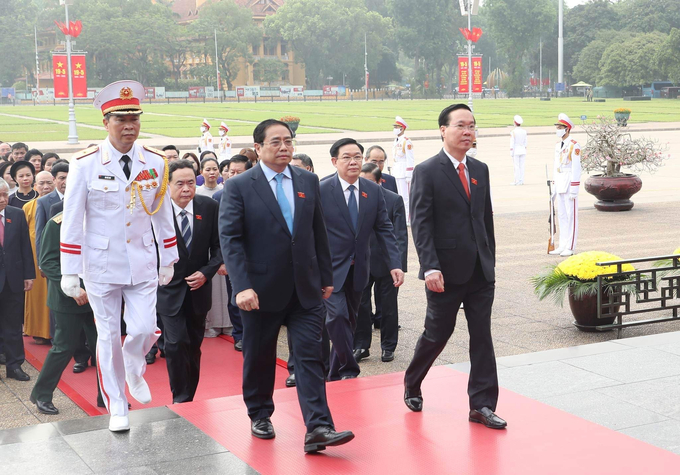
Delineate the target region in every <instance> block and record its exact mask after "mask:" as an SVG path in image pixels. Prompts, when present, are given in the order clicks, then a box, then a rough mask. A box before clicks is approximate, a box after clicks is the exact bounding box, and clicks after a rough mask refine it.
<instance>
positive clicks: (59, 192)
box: [57, 190, 64, 201]
mask: <svg viewBox="0 0 680 475" xmlns="http://www.w3.org/2000/svg"><path fill="white" fill-rule="evenodd" d="M57 196H58V197H59V201H64V194H63V193H62V192H61V191H59V190H57Z"/></svg>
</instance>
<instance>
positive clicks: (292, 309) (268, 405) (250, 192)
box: [219, 119, 354, 452]
mask: <svg viewBox="0 0 680 475" xmlns="http://www.w3.org/2000/svg"><path fill="white" fill-rule="evenodd" d="M253 140H254V142H255V150H256V151H257V153H258V155H259V157H260V162H259V163H258V165H256V166H254V167H253V168H251V169H250V170H248V171H246V172H245V173H242V174H240V175H238V176H235V177H232V178H230V179H229V180H227V182H226V187H225V191H224V194H223V195H222V202H221V204H220V224H219V226H220V241H221V244H222V254H223V256H224V260H225V264H226V266H227V271H228V273H229V277H230V278H231V284H232V287H233V289H234V295H235V297H234V300H235V303H236V305H237V306H238V307H239V309H240V310H241V319H242V321H243V399H244V400H245V403H246V406H247V407H248V416H249V417H250V419H251V421H252V423H251V433H252V435H253V436H255V437H258V438H261V439H271V438H273V437H274V435H275V434H274V427H273V426H272V423H271V419H270V417H271V415H272V413H273V412H274V401H273V399H272V396H273V393H274V377H275V375H276V344H277V337H278V334H279V329H280V328H281V325H286V326H287V327H288V338H290V339H291V340H292V342H293V346H294V348H295V352H294V360H295V361H294V362H295V376H296V380H297V381H296V383H297V384H296V387H297V393H298V399H299V401H300V407H301V409H302V415H303V418H304V420H305V425H306V427H307V434H306V435H305V446H304V450H305V452H316V451H319V450H323V449H325V448H326V446H329V445H330V446H332V445H340V444H344V443H347V442H349V441H350V440H352V439H353V438H354V434H352V432H350V431H345V432H336V431H335V427H334V425H333V419H332V417H331V413H330V409H329V408H328V402H327V401H326V382H325V378H324V372H323V363H322V361H321V332H322V330H323V321H324V306H323V299H326V298H328V297H329V295H330V294H331V292H332V291H333V275H332V272H331V254H330V249H329V247H328V235H327V234H326V227H325V225H324V218H323V210H322V208H321V198H320V196H319V180H318V178H317V177H316V175H314V174H312V173H309V172H307V171H305V170H301V169H299V168H295V167H291V166H289V163H290V161H291V158H292V154H293V148H294V143H293V133H292V132H291V130H290V128H289V127H288V125H287V124H286V123H284V122H281V121H278V120H273V119H268V120H265V121H263V122H261V123H260V124H258V126H257V127H255V130H254V132H253Z"/></svg>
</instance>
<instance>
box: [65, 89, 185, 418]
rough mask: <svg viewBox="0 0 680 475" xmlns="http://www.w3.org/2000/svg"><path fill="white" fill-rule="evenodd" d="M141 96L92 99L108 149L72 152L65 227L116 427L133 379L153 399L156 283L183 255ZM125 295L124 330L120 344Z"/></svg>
mask: <svg viewBox="0 0 680 475" xmlns="http://www.w3.org/2000/svg"><path fill="white" fill-rule="evenodd" d="M143 97H144V87H143V86H142V85H141V84H140V83H138V82H136V81H118V82H114V83H112V84H109V85H108V86H106V87H105V88H104V89H102V90H101V92H100V93H99V94H98V95H97V97H96V98H95V100H94V106H95V107H97V108H101V110H102V113H103V114H104V121H103V122H104V126H105V127H106V130H107V132H108V133H109V135H108V137H107V138H106V140H104V142H103V143H102V144H101V145H98V146H93V147H90V148H88V149H85V150H83V151H82V152H79V153H77V154H75V155H74V156H73V160H72V161H71V168H70V173H69V176H68V185H67V187H68V194H67V195H66V196H65V199H64V218H63V221H62V226H61V246H60V247H61V271H62V279H61V288H62V290H63V291H64V293H65V294H66V295H67V296H69V297H73V298H77V297H79V296H80V295H81V287H80V279H79V278H78V275H79V274H82V275H83V280H84V282H85V288H86V289H87V296H88V299H89V301H90V305H91V306H92V310H93V312H94V316H95V322H96V325H97V333H98V339H97V373H98V376H99V384H100V387H101V391H102V394H103V396H104V402H105V403H106V408H107V409H108V411H109V413H110V414H111V419H110V421H109V429H110V430H112V431H123V430H128V429H129V421H128V416H127V414H128V403H127V399H126V396H125V383H126V382H127V384H128V388H129V389H130V394H132V397H134V398H135V399H136V400H137V401H139V402H140V403H142V404H147V403H149V402H150V401H151V392H150V391H149V386H148V385H147V384H146V381H144V378H143V376H144V372H145V371H146V361H145V359H144V356H145V355H146V354H147V352H148V351H149V350H150V349H151V346H152V345H153V344H154V343H155V342H156V340H158V337H159V336H160V333H161V332H160V330H159V329H158V328H157V327H156V288H157V286H158V285H166V284H167V283H168V282H170V280H171V279H172V275H173V265H174V263H175V262H177V260H178V255H177V236H176V234H175V226H174V222H173V212H172V204H171V201H170V194H169V192H168V190H167V183H168V164H167V160H166V159H165V156H164V155H163V152H161V151H159V150H155V149H152V148H149V147H143V146H141V145H139V144H138V143H136V140H137V137H138V136H139V129H140V120H139V115H140V114H141V113H142V108H141V106H140V99H141V98H143ZM152 224H153V229H152V227H151V226H152ZM154 236H155V237H154ZM156 240H158V246H157V247H158V255H159V256H160V269H159V267H158V265H157V258H156V246H155V245H154V243H155V241H156ZM123 298H124V299H125V315H123V318H124V319H125V323H126V325H127V336H126V338H125V343H124V344H123V345H121V334H120V318H121V315H120V309H121V302H122V299H123Z"/></svg>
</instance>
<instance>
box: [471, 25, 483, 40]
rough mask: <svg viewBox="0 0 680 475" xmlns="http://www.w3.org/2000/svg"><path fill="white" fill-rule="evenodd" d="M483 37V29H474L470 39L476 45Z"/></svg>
mask: <svg viewBox="0 0 680 475" xmlns="http://www.w3.org/2000/svg"><path fill="white" fill-rule="evenodd" d="M481 36H482V29H481V28H473V29H472V33H470V39H471V40H472V42H473V43H476V42H477V40H478V39H479V38H480V37H481Z"/></svg>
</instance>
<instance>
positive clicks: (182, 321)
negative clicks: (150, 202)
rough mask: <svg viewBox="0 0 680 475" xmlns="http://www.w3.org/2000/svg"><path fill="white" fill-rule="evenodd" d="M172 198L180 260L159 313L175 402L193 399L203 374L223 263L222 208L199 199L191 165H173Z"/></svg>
mask: <svg viewBox="0 0 680 475" xmlns="http://www.w3.org/2000/svg"><path fill="white" fill-rule="evenodd" d="M169 170H170V171H169V173H170V176H169V179H170V197H171V198H172V209H173V212H174V215H175V232H176V233H177V250H178V251H179V261H178V262H177V263H176V264H175V273H174V275H173V277H172V280H171V281H170V283H169V284H168V285H164V286H162V287H161V286H159V287H158V290H157V296H158V301H157V303H156V311H157V312H158V314H159V315H160V318H161V321H162V322H163V331H164V333H165V346H164V351H165V361H166V362H167V365H168V376H169V377H170V389H171V390H172V402H173V403H180V402H189V401H193V400H194V395H195V394H196V388H197V387H198V379H199V376H200V371H201V343H203V334H204V329H205V316H206V315H207V313H208V311H209V310H210V308H211V307H212V287H211V281H212V278H213V276H214V275H215V273H216V272H217V269H218V268H219V267H220V265H221V264H222V251H221V250H220V238H219V232H218V229H217V221H218V216H219V214H218V210H219V205H218V203H217V202H216V201H215V200H213V199H211V198H209V197H207V196H197V195H196V175H195V174H194V169H193V167H192V165H191V162H190V161H188V160H175V161H173V162H172V163H171V164H170V168H169Z"/></svg>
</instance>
